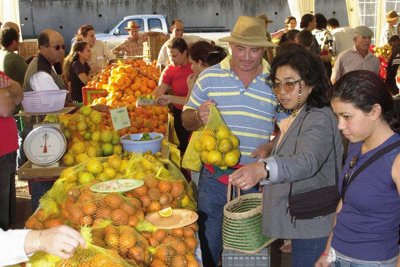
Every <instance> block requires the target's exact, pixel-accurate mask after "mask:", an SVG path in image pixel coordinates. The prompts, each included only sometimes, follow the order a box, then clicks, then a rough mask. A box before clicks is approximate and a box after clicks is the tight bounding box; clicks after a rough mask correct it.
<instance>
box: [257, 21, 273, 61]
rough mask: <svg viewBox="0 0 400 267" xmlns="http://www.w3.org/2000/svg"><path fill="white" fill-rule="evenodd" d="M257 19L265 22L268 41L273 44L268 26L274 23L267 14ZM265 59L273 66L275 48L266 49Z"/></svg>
mask: <svg viewBox="0 0 400 267" xmlns="http://www.w3.org/2000/svg"><path fill="white" fill-rule="evenodd" d="M256 18H258V19H262V20H264V22H265V34H266V35H267V39H268V41H269V42H271V43H272V37H271V34H270V33H269V31H268V24H269V23H272V22H274V21H273V20H270V19H269V18H268V15H267V14H262V15H258V16H256ZM264 58H265V59H266V60H267V61H268V63H270V64H271V62H272V59H273V58H274V48H273V47H266V48H265V55H264Z"/></svg>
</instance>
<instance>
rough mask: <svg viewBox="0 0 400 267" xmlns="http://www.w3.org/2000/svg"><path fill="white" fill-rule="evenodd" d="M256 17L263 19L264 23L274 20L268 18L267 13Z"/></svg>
mask: <svg viewBox="0 0 400 267" xmlns="http://www.w3.org/2000/svg"><path fill="white" fill-rule="evenodd" d="M256 18H258V19H262V20H264V21H265V23H272V22H274V21H273V20H271V19H269V18H268V15H267V14H262V15H258V16H256Z"/></svg>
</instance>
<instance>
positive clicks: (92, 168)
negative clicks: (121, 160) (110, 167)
mask: <svg viewBox="0 0 400 267" xmlns="http://www.w3.org/2000/svg"><path fill="white" fill-rule="evenodd" d="M86 169H87V171H88V172H90V173H93V174H97V173H101V172H102V171H103V165H102V164H101V161H100V160H98V159H97V158H91V159H89V160H88V161H87V162H86Z"/></svg>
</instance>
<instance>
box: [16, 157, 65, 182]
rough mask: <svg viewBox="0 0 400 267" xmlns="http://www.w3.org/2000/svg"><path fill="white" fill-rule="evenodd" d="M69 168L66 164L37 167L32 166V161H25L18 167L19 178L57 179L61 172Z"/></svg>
mask: <svg viewBox="0 0 400 267" xmlns="http://www.w3.org/2000/svg"><path fill="white" fill-rule="evenodd" d="M65 168H67V167H66V166H58V167H45V168H35V167H33V166H32V162H30V161H27V162H25V163H24V164H23V165H22V166H21V167H20V168H19V169H18V179H20V180H40V179H46V180H56V179H57V178H58V177H59V176H60V174H61V172H62V171H63V170H64V169H65Z"/></svg>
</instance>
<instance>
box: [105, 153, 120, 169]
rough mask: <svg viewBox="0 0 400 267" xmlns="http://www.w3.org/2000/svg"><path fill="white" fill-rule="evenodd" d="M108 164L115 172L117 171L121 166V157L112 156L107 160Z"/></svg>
mask: <svg viewBox="0 0 400 267" xmlns="http://www.w3.org/2000/svg"><path fill="white" fill-rule="evenodd" d="M107 162H108V164H109V165H110V166H111V167H113V168H114V169H116V170H119V168H120V167H121V164H122V160H121V157H120V156H118V155H112V156H110V157H109V158H108V160H107Z"/></svg>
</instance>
